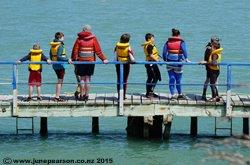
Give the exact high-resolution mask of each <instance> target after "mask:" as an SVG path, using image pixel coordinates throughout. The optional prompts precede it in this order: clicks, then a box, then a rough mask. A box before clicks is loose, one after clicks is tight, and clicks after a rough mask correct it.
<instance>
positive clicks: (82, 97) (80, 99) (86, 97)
mask: <svg viewBox="0 0 250 165" xmlns="http://www.w3.org/2000/svg"><path fill="white" fill-rule="evenodd" d="M88 99H89V96H86V95H83V96H80V97H79V98H78V100H79V101H86V100H88Z"/></svg>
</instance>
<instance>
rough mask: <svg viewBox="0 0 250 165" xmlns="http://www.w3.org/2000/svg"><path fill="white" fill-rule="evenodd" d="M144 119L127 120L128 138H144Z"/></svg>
mask: <svg viewBox="0 0 250 165" xmlns="http://www.w3.org/2000/svg"><path fill="white" fill-rule="evenodd" d="M143 129H144V117H141V116H128V120H127V128H126V131H127V136H128V137H140V138H142V137H143Z"/></svg>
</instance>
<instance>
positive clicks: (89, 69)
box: [76, 64, 95, 76]
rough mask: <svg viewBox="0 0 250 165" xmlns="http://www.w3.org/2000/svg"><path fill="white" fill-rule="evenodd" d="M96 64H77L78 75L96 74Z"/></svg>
mask: <svg viewBox="0 0 250 165" xmlns="http://www.w3.org/2000/svg"><path fill="white" fill-rule="evenodd" d="M94 70H95V64H78V65H76V75H78V76H92V75H93V74H94Z"/></svg>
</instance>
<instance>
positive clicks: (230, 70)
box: [226, 65, 232, 116]
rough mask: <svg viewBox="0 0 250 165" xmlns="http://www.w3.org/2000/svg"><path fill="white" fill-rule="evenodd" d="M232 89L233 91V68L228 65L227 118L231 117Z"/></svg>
mask: <svg viewBox="0 0 250 165" xmlns="http://www.w3.org/2000/svg"><path fill="white" fill-rule="evenodd" d="M231 89H232V67H231V65H227V97H226V116H231V112H232V106H231Z"/></svg>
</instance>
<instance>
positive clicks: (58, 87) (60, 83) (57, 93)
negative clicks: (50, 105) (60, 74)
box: [56, 79, 63, 98]
mask: <svg viewBox="0 0 250 165" xmlns="http://www.w3.org/2000/svg"><path fill="white" fill-rule="evenodd" d="M62 83H63V79H58V81H57V84H56V98H59V97H60V93H61V90H62Z"/></svg>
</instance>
